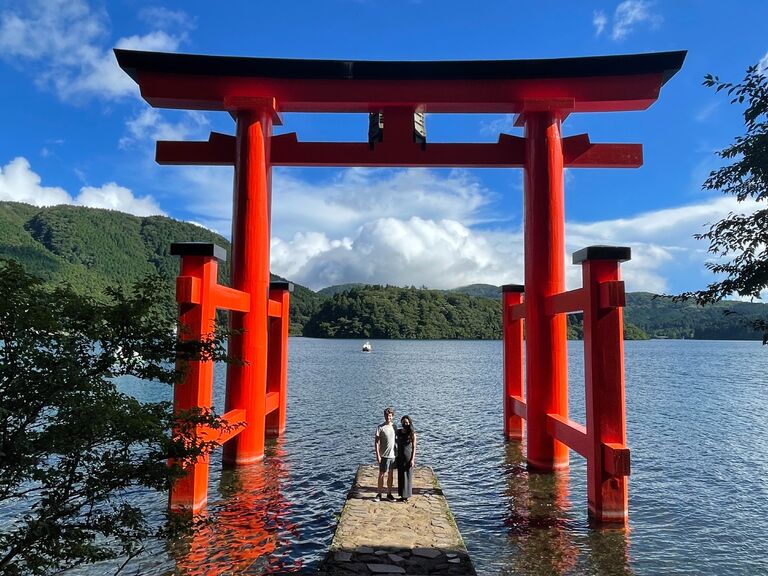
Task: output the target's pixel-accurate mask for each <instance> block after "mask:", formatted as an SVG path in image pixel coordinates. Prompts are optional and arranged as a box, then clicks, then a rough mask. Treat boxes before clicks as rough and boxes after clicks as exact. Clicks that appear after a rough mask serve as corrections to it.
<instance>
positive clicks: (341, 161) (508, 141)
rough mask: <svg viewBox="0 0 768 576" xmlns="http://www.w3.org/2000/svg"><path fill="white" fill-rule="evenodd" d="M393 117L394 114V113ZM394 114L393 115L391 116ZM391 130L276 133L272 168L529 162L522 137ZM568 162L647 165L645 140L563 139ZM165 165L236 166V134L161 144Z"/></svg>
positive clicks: (512, 164) (574, 165)
mask: <svg viewBox="0 0 768 576" xmlns="http://www.w3.org/2000/svg"><path fill="white" fill-rule="evenodd" d="M390 116H391V114H390ZM388 117H389V116H388ZM405 138H406V139H405V140H401V141H398V140H396V139H395V136H394V133H392V132H389V133H388V136H387V138H386V140H385V141H384V142H381V143H377V144H376V146H375V147H374V149H371V147H370V145H369V144H368V143H367V142H299V141H298V139H297V136H296V134H295V133H293V132H291V133H288V134H281V135H279V136H273V137H272V139H271V143H272V146H271V162H272V165H273V166H336V167H341V166H363V167H364V166H370V167H375V166H421V167H441V166H442V167H464V168H520V167H522V166H523V164H524V163H525V141H524V139H523V138H519V137H517V136H511V135H509V134H500V135H499V141H498V143H496V144H479V143H457V144H446V143H442V144H441V143H435V142H430V143H428V144H427V145H426V146H424V147H422V146H421V145H420V144H416V143H414V142H413V138H411V137H405ZM563 154H564V163H565V166H567V167H572V168H636V167H638V166H641V165H642V163H643V154H642V146H641V145H640V144H592V143H590V142H589V138H588V137H587V136H586V135H585V134H583V135H580V136H571V137H570V138H566V139H564V140H563ZM155 158H156V160H157V162H158V163H160V164H176V165H211V166H222V165H234V163H235V138H233V137H232V136H225V135H223V134H217V133H215V132H212V133H211V136H210V138H209V140H208V142H171V141H161V142H158V143H157V150H156V153H155Z"/></svg>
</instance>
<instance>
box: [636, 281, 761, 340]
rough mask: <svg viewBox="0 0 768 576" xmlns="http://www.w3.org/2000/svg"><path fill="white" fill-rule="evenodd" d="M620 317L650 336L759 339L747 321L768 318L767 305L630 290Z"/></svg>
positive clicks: (698, 338)
mask: <svg viewBox="0 0 768 576" xmlns="http://www.w3.org/2000/svg"><path fill="white" fill-rule="evenodd" d="M624 317H625V318H626V319H627V321H628V322H632V323H633V324H635V325H636V326H638V327H639V328H641V329H642V330H644V331H645V332H647V333H648V335H649V336H651V337H652V338H695V339H697V340H759V339H761V338H762V334H760V333H758V332H755V331H754V330H753V329H752V328H751V327H750V326H748V324H749V322H750V321H751V320H755V319H759V318H766V317H768V305H766V304H763V303H750V302H718V303H716V304H711V305H708V306H697V305H696V304H694V303H692V302H674V301H672V299H671V298H662V297H657V296H655V295H654V294H650V293H648V292H632V293H629V294H627V307H626V308H625V313H624Z"/></svg>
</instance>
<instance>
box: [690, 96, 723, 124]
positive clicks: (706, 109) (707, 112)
mask: <svg viewBox="0 0 768 576" xmlns="http://www.w3.org/2000/svg"><path fill="white" fill-rule="evenodd" d="M720 104H721V101H720V100H716V101H714V102H710V103H709V104H707V105H705V106H702V107H701V108H699V110H698V111H697V112H696V114H695V115H694V119H695V120H696V122H706V121H707V120H709V118H710V117H711V116H712V114H713V113H714V112H715V110H717V109H718V107H719V106H720Z"/></svg>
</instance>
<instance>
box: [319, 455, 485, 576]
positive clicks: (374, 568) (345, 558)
mask: <svg viewBox="0 0 768 576" xmlns="http://www.w3.org/2000/svg"><path fill="white" fill-rule="evenodd" d="M377 477H378V469H377V467H376V466H367V465H363V466H360V467H359V468H358V470H357V474H356V476H355V483H354V485H353V486H352V489H351V490H350V491H349V494H348V495H347V501H346V503H345V504H344V509H343V510H342V512H341V517H340V518H339V523H338V526H337V527H336V533H335V535H334V537H333V542H332V543H331V547H330V549H329V550H328V554H327V556H326V558H325V559H324V560H323V562H322V563H321V565H320V568H319V572H318V574H321V575H324V576H340V575H359V574H470V575H474V574H475V570H474V568H473V567H472V561H471V560H470V558H469V554H468V553H467V549H466V548H465V546H464V542H463V541H462V539H461V534H459V530H458V528H457V527H456V523H455V522H454V520H453V516H452V515H451V512H450V509H449V508H448V502H447V501H446V499H445V497H444V496H443V491H442V490H441V489H440V485H439V483H438V481H437V478H436V476H435V473H434V472H433V471H432V469H431V468H428V467H426V466H417V467H416V468H415V470H414V478H413V497H412V498H409V499H408V502H391V501H388V500H386V490H387V488H386V479H385V486H384V494H383V496H384V497H385V499H382V500H381V501H380V502H374V500H373V498H374V496H376V493H377V491H378V488H377ZM393 494H394V496H395V497H397V474H395V486H394V487H393Z"/></svg>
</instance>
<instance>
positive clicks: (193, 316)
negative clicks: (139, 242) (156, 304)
mask: <svg viewBox="0 0 768 576" xmlns="http://www.w3.org/2000/svg"><path fill="white" fill-rule="evenodd" d="M171 254H173V255H174V256H181V272H180V273H179V276H178V278H176V301H177V302H178V304H179V339H180V340H186V341H204V340H206V339H208V338H210V337H211V335H212V334H213V333H214V332H215V329H216V309H217V308H222V309H228V310H241V311H242V310H247V309H248V307H249V305H250V302H249V297H248V295H247V294H244V293H242V292H238V291H236V290H232V289H231V288H228V287H226V286H220V285H219V284H218V283H217V275H218V262H217V261H218V260H222V261H223V260H226V252H225V251H224V249H223V248H221V247H220V246H216V245H215V244H207V243H201V242H187V243H179V244H172V245H171ZM183 368H184V369H185V375H184V380H183V381H182V382H180V383H178V384H176V386H174V388H173V402H174V411H175V413H177V414H179V413H183V412H185V411H189V410H196V409H199V410H202V411H210V410H211V408H212V402H213V361H211V360H190V361H188V362H186V364H185V365H184V366H183ZM244 416H245V413H244V412H243V411H241V410H231V411H229V412H227V413H225V414H224V415H223V416H222V419H223V420H224V421H225V422H226V423H228V424H229V425H230V427H227V428H225V429H217V430H211V429H210V428H207V427H205V426H198V428H197V429H196V430H195V431H194V434H195V436H196V438H197V439H198V440H201V441H214V442H217V443H221V444H223V443H224V442H226V441H227V440H229V439H231V438H232V437H234V436H236V435H237V434H238V433H239V432H240V431H241V430H242V427H241V426H242V425H243V424H244ZM208 462H209V457H208V455H207V454H204V455H203V456H202V457H200V458H199V459H198V460H197V461H196V462H195V463H193V464H189V465H187V466H186V467H185V470H184V471H185V475H184V476H183V477H182V478H180V479H179V480H177V481H176V482H175V483H174V485H173V487H172V488H171V492H170V500H169V508H170V509H171V511H174V512H180V511H189V512H192V513H193V514H194V513H196V512H198V511H200V510H201V509H202V508H204V507H205V504H206V501H207V499H208Z"/></svg>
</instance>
